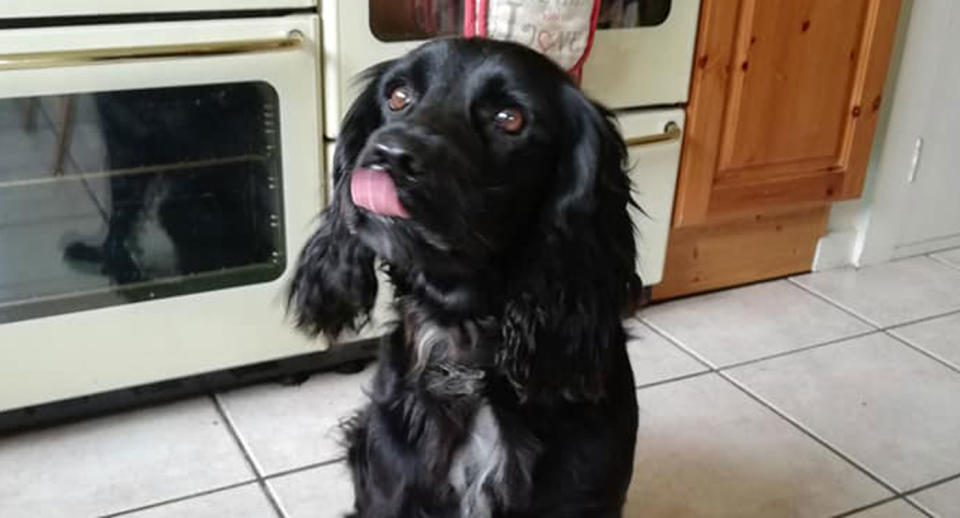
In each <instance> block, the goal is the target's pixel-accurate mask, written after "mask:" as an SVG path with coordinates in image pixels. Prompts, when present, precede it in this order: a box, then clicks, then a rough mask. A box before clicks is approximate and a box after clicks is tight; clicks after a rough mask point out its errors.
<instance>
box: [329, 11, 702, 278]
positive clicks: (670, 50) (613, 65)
mask: <svg viewBox="0 0 960 518" xmlns="http://www.w3.org/2000/svg"><path fill="white" fill-rule="evenodd" d="M462 5H463V1H462V0H322V1H321V14H322V18H323V54H324V101H325V102H324V104H325V106H326V112H325V116H324V131H325V136H326V138H327V139H328V144H327V146H326V152H327V155H328V160H329V156H330V154H331V153H332V151H333V147H334V143H333V141H335V139H336V137H337V134H338V132H339V129H340V121H341V120H342V118H343V116H344V114H345V113H346V111H347V109H348V108H349V106H350V104H351V102H352V101H353V99H354V98H355V97H356V95H357V94H358V91H359V85H358V84H357V81H356V79H357V77H358V75H359V74H360V73H361V72H362V71H363V70H364V69H366V68H367V67H370V66H371V65H373V64H375V63H378V62H380V61H383V60H387V59H391V58H395V57H397V56H400V55H402V54H403V53H405V52H407V51H409V50H411V49H413V48H415V47H416V46H417V45H420V44H421V43H423V41H424V40H425V39H427V38H430V37H435V36H450V35H456V34H459V33H460V32H461V26H462V19H463V12H462V10H463V8H462ZM699 10H700V2H699V1H698V0H603V3H602V6H601V9H600V15H599V19H598V27H599V30H598V31H597V35H596V38H595V40H594V46H593V50H592V52H591V54H590V57H589V58H588V59H587V61H586V64H585V66H584V72H583V85H582V86H583V88H584V90H585V91H586V92H587V93H588V94H589V95H590V96H591V97H593V98H595V99H597V100H598V101H600V102H601V103H603V104H605V105H607V106H608V107H610V108H612V109H614V110H615V111H616V113H617V118H618V119H619V122H620V127H621V130H622V131H623V135H624V137H625V139H626V141H627V144H628V146H629V152H630V161H631V164H632V165H634V167H633V169H632V170H631V179H632V181H633V184H634V189H635V198H636V201H637V202H638V203H639V204H640V205H641V206H642V207H643V211H644V212H643V213H640V212H634V223H635V226H636V228H637V242H638V252H639V253H638V255H639V259H638V265H637V268H638V272H639V273H640V275H641V277H642V278H643V280H644V283H645V284H646V285H648V286H650V285H653V284H657V283H659V282H660V280H661V278H662V274H663V264H664V260H665V258H666V245H667V237H668V233H669V228H670V219H671V215H672V212H673V196H674V189H675V185H676V178H677V172H678V168H679V160H680V142H681V137H682V135H683V127H684V111H683V106H684V104H685V103H686V101H687V94H688V88H689V82H690V71H691V64H692V61H693V49H694V44H695V42H696V32H697V22H698V17H699ZM327 188H328V189H329V188H330V186H329V185H328V186H327Z"/></svg>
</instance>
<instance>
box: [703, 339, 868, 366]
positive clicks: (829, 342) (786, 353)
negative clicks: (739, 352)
mask: <svg viewBox="0 0 960 518" xmlns="http://www.w3.org/2000/svg"><path fill="white" fill-rule="evenodd" d="M882 332H883V331H881V330H879V329H871V330H869V331H863V332H860V333H855V334H852V335H847V336H843V337H840V338H834V339H832V340H827V341H826V342H820V343H816V344H813V345H804V346H802V347H798V348H796V349H790V350H789V351H781V352H778V353H773V354H768V355H766V356H760V357H757V358H752V359H750V360H742V361H739V362H735V363H730V364H726V365H722V366H719V367H717V371H718V372H719V371H728V370H733V369H736V368H738V367H744V366H746V365H752V364H754V363H760V362H763V361H767V360H775V359H777V358H783V357H784V356H792V355H794V354H799V353H803V352H807V351H811V350H813V349H819V348H821V347H827V346H829V345H837V344H839V343H842V342H847V341H850V340H856V339H857V338H863V337H865V336H870V335H875V334H879V333H882Z"/></svg>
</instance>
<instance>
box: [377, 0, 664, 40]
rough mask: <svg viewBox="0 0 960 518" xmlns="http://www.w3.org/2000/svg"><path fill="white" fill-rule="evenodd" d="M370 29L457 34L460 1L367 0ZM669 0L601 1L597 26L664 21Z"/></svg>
mask: <svg viewBox="0 0 960 518" xmlns="http://www.w3.org/2000/svg"><path fill="white" fill-rule="evenodd" d="M368 1H369V3H370V30H371V32H373V34H374V36H376V37H377V39H379V40H380V41H385V42H391V41H412V40H424V39H429V38H433V37H436V36H450V35H455V34H459V33H460V28H461V27H462V25H463V0H368ZM672 1H673V0H603V2H602V3H601V6H600V13H599V17H598V19H597V26H598V27H599V28H600V29H624V28H635V27H652V26H656V25H660V24H662V23H664V22H665V21H666V20H667V18H668V17H669V15H670V7H671V4H672Z"/></svg>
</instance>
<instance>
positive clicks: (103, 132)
mask: <svg viewBox="0 0 960 518" xmlns="http://www.w3.org/2000/svg"><path fill="white" fill-rule="evenodd" d="M277 110H278V106H277V95H276V92H275V91H274V90H273V89H272V88H271V87H270V86H269V85H267V84H265V83H238V84H226V85H208V86H190V87H175V88H161V89H149V90H129V91H118V92H102V93H93V94H80V95H65V96H53V97H34V98H20V99H5V100H0V157H2V158H0V322H6V321H13V320H21V319H24V318H33V317H38V316H45V315H52V314H58V313H64V312H69V311H77V310H81V309H88V308H93V307H102V306H107V305H113V304H122V303H126V302H130V301H136V300H145V299H153V298H162V297H168V296H174V295H180V294H184V293H194V292H199V291H207V290H211V289H218V288H222V287H226V286H236V285H241V284H249V283H256V282H264V281H268V280H271V279H275V278H277V277H278V276H279V275H280V274H281V273H282V272H283V269H284V267H285V258H284V256H283V250H284V241H283V218H282V214H283V211H282V195H281V193H282V189H281V184H280V180H281V171H280V154H279V152H280V150H279V141H280V139H279V133H278V128H279V126H278V124H279V121H278V113H277Z"/></svg>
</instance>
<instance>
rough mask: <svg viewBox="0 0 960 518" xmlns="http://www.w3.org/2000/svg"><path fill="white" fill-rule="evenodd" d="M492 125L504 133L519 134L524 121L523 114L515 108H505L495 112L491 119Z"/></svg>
mask: <svg viewBox="0 0 960 518" xmlns="http://www.w3.org/2000/svg"><path fill="white" fill-rule="evenodd" d="M493 122H494V124H496V125H497V128H499V129H500V130H501V131H503V132H505V133H520V130H522V129H523V125H524V123H525V122H526V121H524V120H523V112H521V111H520V110H518V109H516V108H505V109H503V110H500V111H498V112H497V114H496V115H495V116H494V117H493Z"/></svg>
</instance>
